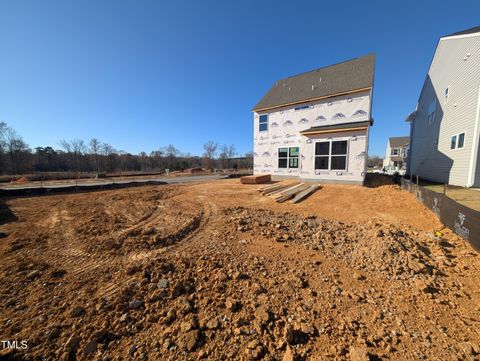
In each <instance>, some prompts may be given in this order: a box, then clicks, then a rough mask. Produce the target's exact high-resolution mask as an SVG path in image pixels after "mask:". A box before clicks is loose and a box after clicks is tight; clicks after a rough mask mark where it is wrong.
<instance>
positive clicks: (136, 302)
mask: <svg viewBox="0 0 480 361" xmlns="http://www.w3.org/2000/svg"><path fill="white" fill-rule="evenodd" d="M142 306H143V301H140V300H133V301H131V302H130V303H129V304H128V308H131V309H132V310H136V309H139V308H140V307H142Z"/></svg>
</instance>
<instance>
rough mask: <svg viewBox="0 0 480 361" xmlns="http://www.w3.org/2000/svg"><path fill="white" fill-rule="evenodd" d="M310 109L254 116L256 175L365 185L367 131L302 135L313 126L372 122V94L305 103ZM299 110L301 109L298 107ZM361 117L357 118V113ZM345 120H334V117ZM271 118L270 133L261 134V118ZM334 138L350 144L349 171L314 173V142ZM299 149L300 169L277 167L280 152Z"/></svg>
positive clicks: (288, 108)
mask: <svg viewBox="0 0 480 361" xmlns="http://www.w3.org/2000/svg"><path fill="white" fill-rule="evenodd" d="M302 105H309V106H310V107H309V108H308V109H302V110H294V106H291V107H284V108H276V109H273V110H271V111H269V112H259V113H257V112H254V173H255V174H272V175H274V176H292V177H293V176H295V177H301V178H304V179H311V180H313V179H316V180H335V181H353V182H357V183H361V182H363V179H364V173H365V167H366V161H365V159H366V155H367V154H366V152H367V146H368V136H367V134H366V132H365V131H358V132H356V133H354V132H348V133H328V134H325V135H322V136H311V135H309V136H304V135H301V134H300V132H301V131H302V130H305V129H308V128H310V127H313V126H321V125H332V124H341V123H350V122H361V121H366V120H369V119H370V109H371V107H370V92H369V91H365V92H361V93H355V94H350V95H347V96H341V97H336V98H329V99H324V100H320V101H316V102H309V103H304V104H302ZM297 106H298V105H297ZM359 110H360V111H362V113H361V114H360V115H358V114H357V115H354V113H355V112H357V111H359ZM337 113H342V114H344V116H345V117H343V118H339V119H334V116H335V114H337ZM262 114H268V131H265V132H260V131H259V118H260V117H259V115H262ZM327 138H335V140H337V138H338V140H349V143H348V150H347V152H348V153H347V154H348V156H347V170H346V171H338V172H337V171H315V170H314V154H315V141H318V140H319V139H327ZM283 147H300V157H299V167H298V169H282V168H279V167H278V148H283Z"/></svg>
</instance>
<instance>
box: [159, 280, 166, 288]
mask: <svg viewBox="0 0 480 361" xmlns="http://www.w3.org/2000/svg"><path fill="white" fill-rule="evenodd" d="M158 288H162V289H165V288H168V280H167V279H166V278H162V279H161V280H160V281H158Z"/></svg>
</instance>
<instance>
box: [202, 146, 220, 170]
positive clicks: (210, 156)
mask: <svg viewBox="0 0 480 361" xmlns="http://www.w3.org/2000/svg"><path fill="white" fill-rule="evenodd" d="M217 148H218V143H215V142H214V141H213V140H209V141H208V142H207V143H205V144H204V145H203V150H204V153H203V157H204V159H205V163H206V167H207V169H212V163H213V160H214V159H215V155H216V153H217Z"/></svg>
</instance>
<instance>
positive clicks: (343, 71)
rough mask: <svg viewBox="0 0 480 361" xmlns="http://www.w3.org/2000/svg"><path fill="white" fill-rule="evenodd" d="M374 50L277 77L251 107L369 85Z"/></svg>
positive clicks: (273, 104)
mask: <svg viewBox="0 0 480 361" xmlns="http://www.w3.org/2000/svg"><path fill="white" fill-rule="evenodd" d="M374 68H375V54H369V55H365V56H362V57H360V58H355V59H352V60H348V61H345V62H342V63H338V64H334V65H330V66H326V67H323V68H319V69H316V70H312V71H309V72H307V73H302V74H299V75H295V76H291V77H288V78H285V79H281V80H278V81H277V82H276V83H275V84H274V85H273V86H272V88H271V89H270V90H269V91H268V93H267V94H265V96H264V97H263V98H262V99H261V100H260V101H259V102H258V104H257V105H255V107H254V108H253V110H259V109H264V108H270V107H276V106H281V105H285V104H290V103H297V102H303V101H308V100H310V99H315V98H321V97H325V96H329V95H334V94H341V93H348V92H351V91H354V90H358V89H364V88H370V87H372V86H373V74H374Z"/></svg>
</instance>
